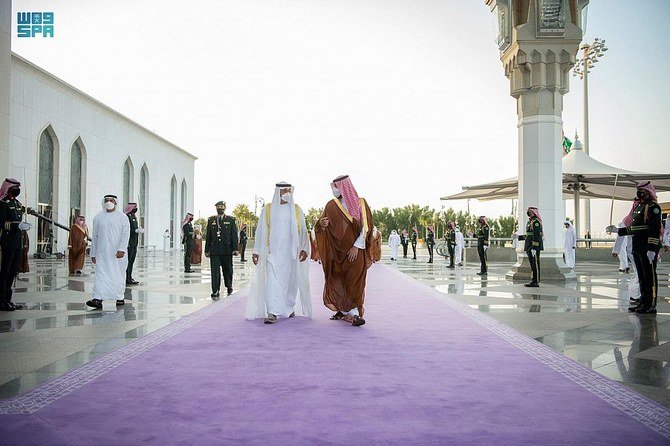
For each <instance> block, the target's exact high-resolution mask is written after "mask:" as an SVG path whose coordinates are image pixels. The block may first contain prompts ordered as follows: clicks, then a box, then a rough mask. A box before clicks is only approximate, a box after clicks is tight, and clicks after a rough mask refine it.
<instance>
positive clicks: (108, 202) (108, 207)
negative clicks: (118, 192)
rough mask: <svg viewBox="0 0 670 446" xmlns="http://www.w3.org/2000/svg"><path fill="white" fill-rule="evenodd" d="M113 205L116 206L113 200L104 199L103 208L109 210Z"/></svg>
mask: <svg viewBox="0 0 670 446" xmlns="http://www.w3.org/2000/svg"><path fill="white" fill-rule="evenodd" d="M115 207H116V205H115V204H114V202H113V201H106V202H105V209H107V210H108V211H111V210H112V209H114V208H115Z"/></svg>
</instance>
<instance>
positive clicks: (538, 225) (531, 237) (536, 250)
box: [519, 207, 544, 288]
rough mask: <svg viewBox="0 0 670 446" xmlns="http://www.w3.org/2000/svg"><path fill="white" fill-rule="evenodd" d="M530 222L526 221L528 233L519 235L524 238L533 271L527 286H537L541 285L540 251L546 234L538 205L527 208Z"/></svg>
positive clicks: (542, 248) (525, 248)
mask: <svg viewBox="0 0 670 446" xmlns="http://www.w3.org/2000/svg"><path fill="white" fill-rule="evenodd" d="M526 215H528V223H526V235H525V236H523V235H522V236H519V240H524V244H523V250H524V251H526V255H527V256H528V261H529V262H530V270H531V271H532V272H533V276H532V278H531V281H530V283H525V284H524V285H525V286H528V287H533V288H537V287H539V286H540V251H542V250H544V241H543V240H542V239H543V238H544V234H543V231H542V218H541V217H540V211H538V210H537V208H536V207H529V208H528V210H526Z"/></svg>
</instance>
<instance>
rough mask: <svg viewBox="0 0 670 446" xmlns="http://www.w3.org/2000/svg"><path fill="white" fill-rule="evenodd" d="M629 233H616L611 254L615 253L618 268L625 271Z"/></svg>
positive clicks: (626, 267)
mask: <svg viewBox="0 0 670 446" xmlns="http://www.w3.org/2000/svg"><path fill="white" fill-rule="evenodd" d="M630 237H631V236H629V235H624V236H621V235H618V236H617V238H616V240H615V241H614V248H612V254H616V255H617V257H618V258H619V270H620V271H625V270H626V269H628V245H629V243H630V240H629V238H630Z"/></svg>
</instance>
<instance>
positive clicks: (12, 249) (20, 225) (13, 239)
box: [0, 178, 31, 311]
mask: <svg viewBox="0 0 670 446" xmlns="http://www.w3.org/2000/svg"><path fill="white" fill-rule="evenodd" d="M20 193H21V183H19V182H18V181H17V180H14V179H11V178H7V179H5V181H4V182H3V183H2V187H0V250H2V260H1V261H0V311H14V310H20V309H21V308H23V307H22V306H21V305H17V304H15V303H13V302H12V285H13V283H14V278H15V277H16V274H17V273H18V271H19V265H20V264H21V257H22V254H23V231H28V230H30V228H31V225H30V223H27V222H24V221H21V220H22V219H23V211H24V208H23V206H22V205H21V202H19V200H17V199H16V197H18V196H19V194H20Z"/></svg>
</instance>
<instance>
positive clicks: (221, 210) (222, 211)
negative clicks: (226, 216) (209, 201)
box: [216, 209, 226, 215]
mask: <svg viewBox="0 0 670 446" xmlns="http://www.w3.org/2000/svg"><path fill="white" fill-rule="evenodd" d="M224 212H226V210H225V209H217V210H216V213H217V214H219V215H223V213H224Z"/></svg>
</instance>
